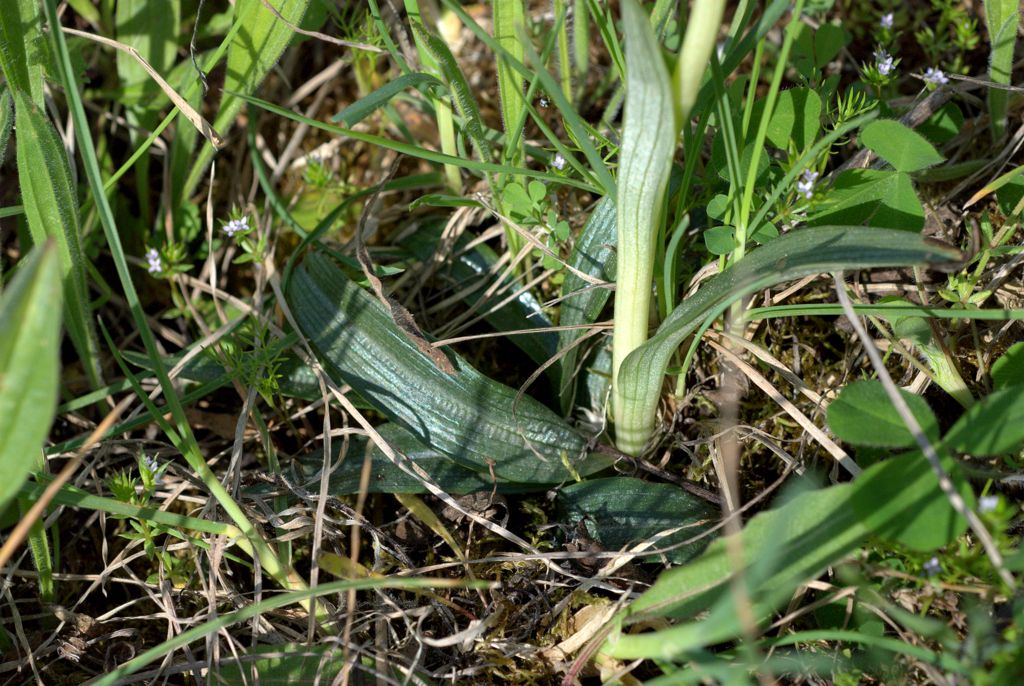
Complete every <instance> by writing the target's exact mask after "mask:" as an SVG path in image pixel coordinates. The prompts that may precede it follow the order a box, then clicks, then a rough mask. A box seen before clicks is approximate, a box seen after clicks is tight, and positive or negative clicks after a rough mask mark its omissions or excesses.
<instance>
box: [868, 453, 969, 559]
mask: <svg viewBox="0 0 1024 686" xmlns="http://www.w3.org/2000/svg"><path fill="white" fill-rule="evenodd" d="M884 464H886V465H887V466H888V468H887V469H886V470H884V471H879V470H870V469H869V470H867V471H866V472H864V474H862V475H861V476H860V478H858V479H857V481H856V489H855V490H854V493H853V495H852V497H851V498H850V506H851V507H852V508H853V511H854V512H855V513H856V515H857V517H859V518H860V520H861V523H862V524H863V525H864V526H865V527H866V528H867V529H868V530H869V531H872V532H874V533H875V534H876V535H878V536H882V537H883V538H886V539H888V540H890V541H896V542H897V543H901V544H903V545H905V546H907V547H908V548H910V549H912V550H917V551H921V552H929V551H932V550H935V549H936V548H941V547H942V546H944V545H946V544H947V543H949V542H950V541H954V540H956V538H957V537H958V536H960V534H962V533H963V532H964V531H966V530H967V521H966V520H965V519H963V518H962V517H961V516H960V515H958V514H957V513H956V511H955V510H954V509H953V508H952V506H951V505H950V504H949V501H948V500H947V499H946V495H945V494H944V493H943V492H942V489H941V488H940V487H939V478H938V477H937V476H936V475H935V471H934V470H933V469H932V467H931V465H930V464H929V463H928V460H927V459H925V457H924V455H922V454H921V453H913V454H910V455H904V456H900V457H893V458H890V459H889V460H886V461H885V463H884ZM942 466H943V468H944V469H945V471H946V473H947V474H949V476H950V478H951V479H952V480H953V483H954V485H955V486H956V488H957V491H959V492H960V495H961V496H962V497H963V498H964V501H965V502H966V503H967V504H968V507H972V506H973V503H974V492H973V491H972V490H971V486H970V484H968V483H967V482H966V480H965V479H964V478H963V476H962V475H961V474H960V469H959V467H958V466H957V464H956V461H955V460H953V459H952V458H951V457H949V456H948V455H946V456H944V457H943V458H942Z"/></svg>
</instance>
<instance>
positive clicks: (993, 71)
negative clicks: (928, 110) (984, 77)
mask: <svg viewBox="0 0 1024 686" xmlns="http://www.w3.org/2000/svg"><path fill="white" fill-rule="evenodd" d="M1019 23H1020V6H1019V4H1018V2H1017V0H985V26H986V27H987V28H988V38H989V44H990V45H991V52H990V55H991V56H990V58H989V62H988V76H989V78H990V79H992V80H993V81H994V82H996V83H1003V84H1009V83H1010V72H1011V71H1012V70H1013V49H1014V46H1015V45H1016V43H1017V30H1018V28H1019ZM1009 95H1010V94H1009V92H1008V91H1005V90H1003V89H1002V88H989V89H988V104H989V115H990V116H991V118H992V139H993V140H999V139H1000V138H1001V137H1002V135H1003V132H1004V131H1005V130H1006V106H1007V102H1008V101H1009Z"/></svg>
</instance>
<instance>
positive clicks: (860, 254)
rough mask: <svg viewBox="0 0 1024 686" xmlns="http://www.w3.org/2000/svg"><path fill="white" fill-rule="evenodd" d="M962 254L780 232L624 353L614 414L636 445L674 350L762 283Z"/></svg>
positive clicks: (890, 235)
mask: <svg viewBox="0 0 1024 686" xmlns="http://www.w3.org/2000/svg"><path fill="white" fill-rule="evenodd" d="M961 257H962V256H961V255H960V253H959V251H957V250H955V249H952V248H945V247H941V246H937V245H936V244H934V243H929V242H927V241H926V240H925V239H924V238H922V237H921V236H919V235H916V234H913V233H909V232H906V231H900V230H897V229H878V228H872V227H863V226H859V227H858V226H828V227H824V226H822V227H815V228H805V229H798V230H796V231H793V232H791V233H788V234H786V235H784V236H781V237H779V238H777V239H776V240H774V241H772V242H770V243H768V244H767V245H764V246H762V247H760V248H758V249H757V250H754V251H752V252H751V253H750V254H749V255H747V257H745V258H744V259H743V261H742V262H739V263H737V264H736V265H734V266H733V267H731V268H730V269H728V270H727V271H725V272H724V273H722V274H719V275H718V276H716V277H714V278H712V279H710V280H709V281H708V282H707V284H706V285H705V286H704V287H703V288H701V289H700V290H699V291H697V293H696V294H695V295H693V296H692V297H690V298H688V299H687V300H685V301H684V302H683V303H681V304H680V305H679V306H678V307H676V309H675V310H673V311H672V313H671V314H670V315H669V317H668V318H667V319H666V320H665V321H664V322H663V323H662V325H661V327H660V328H659V329H658V333H657V334H656V335H654V336H653V337H652V338H651V339H650V340H649V341H647V343H645V344H644V345H642V346H640V347H639V348H637V349H636V350H635V351H634V352H633V353H631V354H630V355H629V357H628V358H627V359H626V360H625V361H624V362H623V363H622V367H621V369H620V370H619V373H618V377H617V379H616V380H617V381H618V383H619V386H620V388H621V391H620V392H621V396H622V402H623V405H622V407H621V410H619V412H620V414H617V416H616V419H617V420H619V421H628V422H630V426H636V427H637V431H638V435H637V438H638V440H640V443H641V445H642V444H643V443H644V442H646V441H647V440H648V439H649V438H650V436H651V435H652V434H653V433H654V422H655V418H656V416H657V409H658V400H659V398H660V397H661V383H662V379H663V377H664V374H665V370H666V369H667V368H668V363H669V360H670V358H671V357H672V355H673V354H674V353H675V351H676V349H677V348H678V347H679V345H680V344H681V343H682V342H683V340H685V339H686V337H687V336H689V335H690V334H691V333H693V332H694V330H696V329H697V327H698V326H700V324H701V323H702V322H703V321H705V320H706V319H708V318H709V317H714V316H717V315H718V314H721V313H722V312H723V311H725V309H726V308H727V307H728V306H729V305H731V304H732V303H735V302H737V301H739V300H740V299H741V298H743V297H745V296H747V295H749V294H751V293H753V292H755V291H757V290H759V289H761V288H767V287H769V286H772V285H774V284H777V283H781V282H783V281H790V280H793V279H798V278H800V277H803V276H807V275H809V274H817V273H821V272H830V271H836V270H843V269H847V270H849V269H870V268H875V267H904V266H914V265H925V264H935V263H938V264H943V263H952V262H956V261H957V260H959V259H961Z"/></svg>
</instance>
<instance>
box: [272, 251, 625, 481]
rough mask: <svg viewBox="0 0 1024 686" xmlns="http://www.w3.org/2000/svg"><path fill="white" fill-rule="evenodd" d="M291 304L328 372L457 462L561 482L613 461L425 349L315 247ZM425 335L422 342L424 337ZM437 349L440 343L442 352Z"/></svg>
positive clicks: (457, 363)
mask: <svg viewBox="0 0 1024 686" xmlns="http://www.w3.org/2000/svg"><path fill="white" fill-rule="evenodd" d="M288 297H289V301H290V303H291V307H292V311H293V313H294V315H295V318H296V320H297V321H298V324H299V328H300V329H301V330H302V333H303V334H304V335H305V336H306V338H308V339H309V341H310V343H311V344H312V345H313V348H314V350H315V351H316V353H317V357H318V358H319V359H320V362H321V363H322V364H323V365H324V368H325V370H326V371H327V373H328V374H329V375H330V376H331V378H333V379H334V380H335V381H336V382H344V383H348V384H350V385H351V386H352V387H353V388H354V389H355V390H356V392H358V393H359V394H360V395H361V396H362V397H363V398H365V399H366V400H367V401H369V402H370V403H372V404H373V405H375V406H376V407H377V409H378V410H379V411H380V412H381V413H382V414H384V415H385V416H386V417H388V419H390V420H392V421H394V422H395V423H397V424H399V425H400V426H402V427H403V428H405V429H406V430H407V431H409V432H410V433H411V434H412V435H413V436H415V437H416V438H417V439H418V440H419V441H421V442H422V443H424V444H425V445H427V446H430V447H432V448H434V449H435V450H438V451H440V452H442V453H444V454H446V455H448V456H449V457H451V458H452V459H454V460H456V461H457V462H459V463H460V464H463V465H465V466H466V467H469V468H470V469H473V470H476V471H482V472H487V471H488V470H489V469H490V467H491V466H492V465H493V469H494V473H495V474H496V475H497V477H498V478H499V479H502V480H508V481H514V482H520V483H559V482H561V481H563V480H567V479H572V478H573V474H572V472H571V471H570V469H569V468H567V466H566V463H569V464H571V465H572V468H573V469H574V470H576V471H577V472H578V473H579V474H583V475H585V474H590V473H593V472H595V471H598V470H600V469H603V468H604V467H605V466H607V465H608V464H609V459H608V458H605V457H604V456H596V455H595V456H589V457H588V456H587V454H586V446H585V443H584V440H583V438H582V437H581V436H580V435H579V434H578V433H576V432H575V431H574V430H573V429H572V428H570V427H569V425H568V424H566V423H565V422H564V421H562V420H561V419H560V418H559V417H558V416H557V415H555V414H554V413H553V412H552V411H551V410H549V409H547V408H546V407H544V406H543V405H542V404H540V403H539V402H537V401H536V400H534V399H533V398H531V397H530V396H527V395H523V396H521V397H518V394H517V392H516V391H515V390H514V389H512V388H509V387H508V386H505V385H503V384H500V383H497V382H496V381H493V380H491V379H489V378H487V377H486V376H484V375H482V374H480V373H479V372H478V371H477V370H476V369H474V368H473V367H472V366H471V365H470V364H469V363H468V362H466V361H465V360H463V359H462V358H461V357H460V356H458V355H456V354H454V353H452V352H448V351H446V352H445V353H443V354H444V356H445V357H446V358H447V360H448V361H449V364H451V365H452V366H453V367H454V372H453V373H448V372H447V371H445V370H443V369H441V368H440V367H439V366H438V365H439V364H441V365H443V362H441V361H439V360H436V359H432V358H431V357H428V355H427V354H425V352H423V351H421V349H420V348H419V347H418V346H417V345H416V344H414V343H413V342H412V340H410V338H409V336H408V335H407V334H406V333H405V332H404V331H403V330H402V329H400V328H399V326H398V325H397V324H396V323H395V321H394V319H392V317H391V316H390V315H389V314H388V313H387V312H385V310H384V308H383V306H382V305H381V304H380V303H379V302H378V301H377V300H376V299H374V298H373V297H372V296H371V295H370V294H369V293H367V292H365V291H363V290H362V289H360V288H359V287H358V286H356V285H355V284H354V283H353V282H352V281H350V280H349V279H348V278H347V277H346V276H345V275H344V273H343V272H342V271H341V270H340V269H338V268H337V267H336V266H334V264H333V263H332V262H331V261H330V260H329V259H328V258H326V257H324V256H322V255H318V254H311V255H309V256H308V257H307V258H306V259H305V260H304V261H303V263H302V265H301V266H300V267H298V268H296V270H295V272H294V273H293V276H292V279H291V282H290V284H289V287H288ZM420 342H421V343H422V341H420ZM438 352H440V351H438Z"/></svg>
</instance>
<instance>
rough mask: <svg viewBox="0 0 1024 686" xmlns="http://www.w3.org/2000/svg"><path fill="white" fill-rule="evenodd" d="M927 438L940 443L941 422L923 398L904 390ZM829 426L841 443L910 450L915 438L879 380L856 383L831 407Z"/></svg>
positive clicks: (846, 387) (845, 388) (850, 385)
mask: <svg viewBox="0 0 1024 686" xmlns="http://www.w3.org/2000/svg"><path fill="white" fill-rule="evenodd" d="M900 395H902V396H903V399H904V400H906V401H907V405H908V406H909V407H910V411H911V413H912V414H913V415H914V418H915V419H917V421H918V422H919V423H920V424H921V428H922V429H923V430H924V433H925V435H926V436H928V437H929V438H930V439H931V440H933V441H934V440H938V437H939V436H938V433H939V423H938V420H936V419H935V415H934V414H933V413H932V411H931V408H929V407H928V403H926V402H925V401H924V398H922V397H921V396H918V395H914V394H912V393H908V392H906V391H903V390H902V389H901V391H900ZM828 425H829V427H830V428H831V429H832V431H833V432H834V433H835V435H836V436H838V437H839V438H840V439H841V440H844V441H846V442H847V443H852V444H853V445H866V446H872V447H877V448H910V447H912V446H914V445H916V442H915V440H914V435H913V434H912V433H911V432H910V429H909V428H907V425H906V424H905V423H904V422H903V420H902V419H901V418H900V416H899V413H897V412H896V408H895V407H894V406H893V404H892V401H891V400H890V399H889V396H888V395H887V394H886V392H885V388H884V387H883V386H882V384H881V382H880V381H875V380H869V381H854V382H853V383H851V384H848V385H847V386H845V387H844V388H843V390H842V391H840V392H839V397H838V398H836V399H835V400H834V401H833V402H832V404H831V405H829V406H828Z"/></svg>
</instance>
